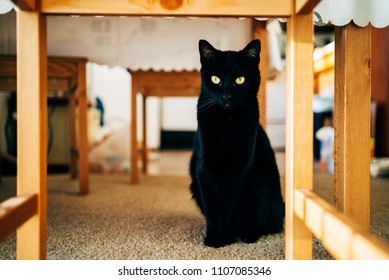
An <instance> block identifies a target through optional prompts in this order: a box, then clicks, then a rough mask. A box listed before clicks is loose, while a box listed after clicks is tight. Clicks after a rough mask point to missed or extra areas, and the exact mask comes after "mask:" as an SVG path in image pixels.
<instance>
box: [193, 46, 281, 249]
mask: <svg viewBox="0 0 389 280" xmlns="http://www.w3.org/2000/svg"><path fill="white" fill-rule="evenodd" d="M199 50H200V60H201V65H202V67H201V79H202V83H201V93H200V96H199V100H198V103H197V121H198V130H197V133H196V139H195V144H194V148H193V154H192V158H191V161H190V175H191V177H192V183H191V186H190V189H191V192H192V195H193V198H194V200H195V201H196V203H197V205H198V206H199V208H200V209H201V211H202V213H203V215H204V216H205V220H206V237H205V241H204V244H205V245H206V246H211V247H222V246H224V245H227V244H231V243H233V242H236V241H238V239H239V238H240V240H242V241H243V242H246V243H252V242H255V241H257V239H258V238H259V237H260V236H261V235H264V234H269V233H276V232H279V231H281V230H282V229H283V222H284V216H285V207H284V203H283V199H282V195H281V187H280V177H279V172H278V169H277V165H276V160H275V156H274V152H273V149H272V148H271V146H270V142H269V139H268V137H267V135H266V133H265V131H264V130H263V128H262V127H261V125H260V124H259V109H258V101H257V93H258V88H259V84H260V73H259V69H258V64H259V53H260V50H261V44H260V41H259V40H254V41H252V42H251V43H249V44H248V45H247V46H246V47H245V48H244V49H243V50H242V51H239V52H235V51H219V50H216V49H215V48H214V47H213V46H212V45H211V44H210V43H208V42H207V41H205V40H200V42H199Z"/></svg>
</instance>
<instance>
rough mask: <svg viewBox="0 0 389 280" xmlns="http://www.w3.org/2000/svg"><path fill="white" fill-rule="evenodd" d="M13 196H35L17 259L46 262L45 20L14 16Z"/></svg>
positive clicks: (20, 231) (20, 235) (34, 14)
mask: <svg viewBox="0 0 389 280" xmlns="http://www.w3.org/2000/svg"><path fill="white" fill-rule="evenodd" d="M17 52H18V56H17V76H18V81H17V92H18V96H17V108H18V115H17V119H18V126H17V135H18V137H17V150H18V156H17V166H18V170H17V193H18V195H22V194H25V193H31V194H37V195H38V207H37V213H36V214H35V215H34V216H33V217H32V218H31V219H29V220H28V221H27V222H26V223H24V224H23V225H22V226H21V227H20V228H19V229H18V230H17V258H18V259H45V258H46V217H47V194H46V193H47V174H46V168H47V83H46V80H47V74H46V73H47V61H46V60H47V59H46V18H45V17H43V16H42V15H40V14H39V13H38V12H24V11H19V12H18V13H17Z"/></svg>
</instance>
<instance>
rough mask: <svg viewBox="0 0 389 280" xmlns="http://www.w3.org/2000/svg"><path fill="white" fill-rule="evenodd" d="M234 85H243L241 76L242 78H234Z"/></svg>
mask: <svg viewBox="0 0 389 280" xmlns="http://www.w3.org/2000/svg"><path fill="white" fill-rule="evenodd" d="M235 83H236V84H237V85H241V84H243V83H244V77H243V76H242V77H238V78H236V79H235Z"/></svg>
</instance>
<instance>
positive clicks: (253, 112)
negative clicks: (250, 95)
mask: <svg viewBox="0 0 389 280" xmlns="http://www.w3.org/2000/svg"><path fill="white" fill-rule="evenodd" d="M241 105H242V108H243V109H244V110H245V111H246V112H247V113H248V114H249V115H251V116H252V117H255V118H256V117H257V116H258V109H257V108H255V106H253V105H249V104H246V103H244V102H243V103H241Z"/></svg>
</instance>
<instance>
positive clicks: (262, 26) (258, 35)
mask: <svg viewBox="0 0 389 280" xmlns="http://www.w3.org/2000/svg"><path fill="white" fill-rule="evenodd" d="M266 23H267V21H257V20H254V21H253V39H259V40H260V41H261V56H260V60H261V61H260V63H259V70H260V71H261V84H260V86H259V92H258V103H259V123H260V124H261V125H262V127H263V128H264V129H266V81H267V73H268V71H267V69H268V53H269V52H268V40H267V35H268V34H267V30H266Z"/></svg>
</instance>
